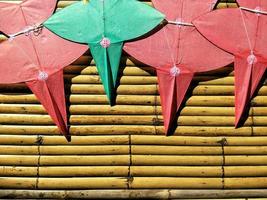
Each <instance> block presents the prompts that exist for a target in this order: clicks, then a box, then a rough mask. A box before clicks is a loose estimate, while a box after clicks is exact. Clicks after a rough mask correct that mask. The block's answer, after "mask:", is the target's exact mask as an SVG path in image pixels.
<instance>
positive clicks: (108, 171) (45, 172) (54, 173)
mask: <svg viewBox="0 0 267 200" xmlns="http://www.w3.org/2000/svg"><path fill="white" fill-rule="evenodd" d="M128 173H129V167H128V166H93V167H90V166H78V167H65V166H61V167H40V168H39V176H41V177H89V176H90V177H91V176H92V177H127V176H128Z"/></svg>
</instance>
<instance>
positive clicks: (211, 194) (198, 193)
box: [0, 189, 267, 200]
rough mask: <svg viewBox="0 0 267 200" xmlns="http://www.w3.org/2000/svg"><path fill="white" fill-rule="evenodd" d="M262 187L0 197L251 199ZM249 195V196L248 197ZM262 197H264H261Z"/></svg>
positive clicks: (28, 193) (57, 192)
mask: <svg viewBox="0 0 267 200" xmlns="http://www.w3.org/2000/svg"><path fill="white" fill-rule="evenodd" d="M266 195H267V191H266V190H264V189H260V190H255V189H250V190H247V189H243V190H214V189H213V190H199V189H198V190H172V189H168V190H167V189H161V190H159V189H153V192H151V190H144V189H142V190H136V189H135V190H91V189H90V190H7V189H6V190H0V197H1V198H8V197H9V198H18V197H19V198H25V199H26V198H29V197H30V198H34V199H38V198H41V199H43V198H46V199H55V198H57V199H79V198H81V197H83V198H87V199H103V198H110V199H144V198H150V199H176V198H177V199H190V198H192V199H199V198H204V199H218V198H223V199H229V198H244V200H245V199H248V200H251V199H255V198H257V199H258V200H262V199H259V198H260V197H266ZM250 197H251V198H250ZM263 199H264V198H263Z"/></svg>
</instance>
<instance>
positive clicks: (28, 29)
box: [8, 24, 43, 41]
mask: <svg viewBox="0 0 267 200" xmlns="http://www.w3.org/2000/svg"><path fill="white" fill-rule="evenodd" d="M42 29H43V25H42V24H39V25H37V24H35V25H33V26H27V27H25V28H24V29H23V30H22V31H19V32H17V33H14V34H11V35H8V37H9V41H12V40H13V39H14V38H15V37H17V36H19V35H22V34H24V35H26V36H29V35H30V33H33V34H34V35H35V36H38V35H40V34H41V32H42Z"/></svg>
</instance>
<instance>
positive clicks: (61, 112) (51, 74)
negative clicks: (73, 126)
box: [0, 0, 88, 139]
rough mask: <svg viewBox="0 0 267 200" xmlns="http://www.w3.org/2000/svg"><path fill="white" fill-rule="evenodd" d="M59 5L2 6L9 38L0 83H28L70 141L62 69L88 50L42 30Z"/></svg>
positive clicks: (1, 53)
mask: <svg viewBox="0 0 267 200" xmlns="http://www.w3.org/2000/svg"><path fill="white" fill-rule="evenodd" d="M56 3H57V1H56V0H45V1H41V0H24V1H22V2H21V3H18V4H16V3H15V4H14V3H0V31H2V32H3V33H4V34H6V35H7V36H8V37H9V38H8V40H6V41H4V42H2V43H1V44H0V83H1V84H13V83H21V82H25V83H26V84H27V86H28V87H29V88H30V89H31V90H32V92H33V93H34V94H35V95H36V97H37V98H38V99H39V100H40V102H41V103H42V105H43V106H44V108H45V109H46V110H47V112H48V113H49V115H50V116H51V118H52V119H53V121H54V122H55V123H56V125H57V126H58V127H59V129H60V132H61V133H62V134H64V135H65V137H66V138H67V139H70V136H69V131H68V126H67V114H66V105H65V94H64V80H63V67H65V66H67V65H69V64H70V63H72V62H73V61H74V60H75V59H77V58H78V57H79V56H81V55H82V54H83V53H84V52H85V51H86V50H87V49H88V47H87V46H85V45H80V44H75V43H72V42H69V41H66V40H64V39H62V38H60V37H58V36H57V35H55V34H53V33H52V32H50V31H49V30H47V29H46V28H45V27H43V25H42V23H43V22H44V21H45V20H46V19H47V18H48V17H49V16H51V15H52V13H53V11H54V9H55V7H56Z"/></svg>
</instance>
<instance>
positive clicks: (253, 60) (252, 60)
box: [247, 54, 258, 65]
mask: <svg viewBox="0 0 267 200" xmlns="http://www.w3.org/2000/svg"><path fill="white" fill-rule="evenodd" d="M257 61H258V59H257V57H256V56H255V55H254V54H250V55H249V56H248V57H247V62H248V64H250V65H253V64H255V63H257Z"/></svg>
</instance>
